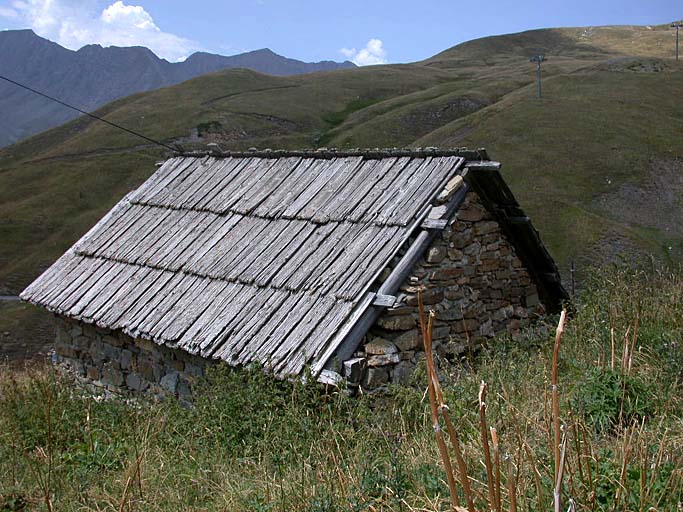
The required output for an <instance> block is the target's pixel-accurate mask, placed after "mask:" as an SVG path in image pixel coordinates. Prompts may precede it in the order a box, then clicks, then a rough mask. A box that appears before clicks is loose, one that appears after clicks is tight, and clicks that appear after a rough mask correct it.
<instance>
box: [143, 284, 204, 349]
mask: <svg viewBox="0 0 683 512" xmlns="http://www.w3.org/2000/svg"><path fill="white" fill-rule="evenodd" d="M211 283H212V280H211V279H209V278H206V277H198V278H197V279H196V280H194V281H193V282H192V284H191V285H190V286H189V287H188V288H187V289H186V290H185V292H184V293H183V295H182V296H181V297H180V298H179V299H178V301H177V302H176V303H175V304H174V305H173V307H172V308H171V309H169V310H168V311H167V312H166V314H165V315H164V316H163V317H161V318H160V319H159V320H157V322H156V324H155V325H154V329H153V330H154V336H156V337H157V338H159V339H161V340H164V342H165V343H169V342H173V341H174V340H175V337H170V338H169V337H168V336H167V333H168V332H171V331H173V328H174V326H177V324H178V323H182V322H183V321H187V322H188V323H189V319H187V318H186V315H188V314H190V313H191V311H192V309H191V307H192V305H193V304H194V303H196V302H198V301H199V300H200V298H201V297H202V295H208V294H209V291H208V290H209V289H210V285H211Z"/></svg>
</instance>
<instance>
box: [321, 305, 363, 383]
mask: <svg viewBox="0 0 683 512" xmlns="http://www.w3.org/2000/svg"><path fill="white" fill-rule="evenodd" d="M373 299H374V293H367V294H366V295H365V296H364V297H363V298H362V299H361V300H360V301H359V303H358V304H356V306H355V307H354V308H353V310H352V311H350V313H349V314H348V315H347V316H346V319H345V320H344V322H343V323H341V324H339V325H337V329H336V330H335V331H334V334H333V335H332V336H330V337H329V338H328V339H326V340H325V343H321V344H320V346H319V348H318V349H317V350H316V352H315V354H313V357H314V361H315V362H314V363H313V366H312V367H311V370H312V372H313V375H317V374H318V373H320V371H322V369H323V368H324V367H325V364H326V363H327V360H328V359H329V358H330V357H332V354H334V351H335V350H336V349H337V347H338V346H339V344H340V343H341V342H342V341H343V340H344V338H345V337H346V334H347V333H348V332H349V331H350V330H351V329H352V328H353V326H354V325H355V323H356V321H357V320H358V319H359V318H360V316H361V315H362V314H363V313H364V312H365V310H366V309H367V308H369V307H370V306H371V305H372V301H373Z"/></svg>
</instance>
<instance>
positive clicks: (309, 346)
mask: <svg viewBox="0 0 683 512" xmlns="http://www.w3.org/2000/svg"><path fill="white" fill-rule="evenodd" d="M350 311H351V305H350V304H348V303H346V302H336V303H335V304H334V306H333V307H332V309H331V310H330V311H329V312H328V313H327V314H326V315H325V316H324V317H323V319H322V320H321V321H320V322H319V323H318V325H317V327H316V328H315V330H314V331H313V332H312V333H311V334H310V335H309V336H308V338H307V339H306V340H305V341H304V343H303V344H301V346H300V347H299V348H298V350H297V351H296V352H294V353H292V354H290V355H289V356H288V357H287V358H286V359H283V360H282V361H281V362H280V364H279V365H278V366H276V367H275V372H276V375H279V376H280V377H287V376H290V375H298V374H300V373H301V372H302V371H303V369H304V366H305V365H306V364H308V363H309V362H313V361H315V357H316V354H318V353H319V352H320V351H321V350H322V349H323V347H325V344H326V343H327V342H328V340H329V339H330V337H331V336H332V335H333V334H334V333H335V332H336V331H337V329H339V326H340V325H341V324H342V322H343V321H344V319H345V318H346V317H347V316H348V315H349V313H350Z"/></svg>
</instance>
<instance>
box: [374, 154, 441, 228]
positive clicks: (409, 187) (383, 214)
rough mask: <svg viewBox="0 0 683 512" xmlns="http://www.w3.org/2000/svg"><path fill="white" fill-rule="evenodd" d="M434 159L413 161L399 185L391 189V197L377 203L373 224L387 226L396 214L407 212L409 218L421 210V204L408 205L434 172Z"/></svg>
mask: <svg viewBox="0 0 683 512" xmlns="http://www.w3.org/2000/svg"><path fill="white" fill-rule="evenodd" d="M434 160H435V159H434V158H425V159H414V160H413V161H412V162H411V163H410V164H409V165H408V167H406V169H405V170H404V172H403V175H402V177H403V178H404V179H403V180H402V181H401V182H400V184H398V183H397V184H395V185H394V187H392V189H391V195H390V196H389V197H387V198H386V199H387V200H386V201H385V202H384V203H378V208H376V209H375V210H374V211H373V213H374V215H373V222H376V223H379V224H389V223H391V222H392V220H393V219H392V218H393V217H394V215H395V214H396V212H398V211H400V210H407V211H408V212H409V214H410V215H411V216H413V215H415V212H416V211H417V210H419V209H421V208H422V206H423V205H421V204H419V205H418V204H414V203H412V204H411V203H410V198H411V197H412V196H413V194H414V193H415V191H416V190H417V189H418V188H419V187H421V186H422V185H423V184H424V183H425V181H427V180H428V179H429V176H431V175H432V173H433V172H434V170H435V167H436V166H435V165H434V164H435V162H434Z"/></svg>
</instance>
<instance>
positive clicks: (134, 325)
mask: <svg viewBox="0 0 683 512" xmlns="http://www.w3.org/2000/svg"><path fill="white" fill-rule="evenodd" d="M187 277H188V276H186V275H185V274H173V275H172V277H171V279H169V280H168V281H166V282H165V283H164V285H163V286H161V287H160V288H159V289H158V290H157V293H156V294H154V295H152V296H150V299H149V301H148V302H147V303H146V304H142V305H141V307H140V308H138V309H137V311H135V314H134V315H133V316H131V317H130V318H129V319H128V321H127V322H126V326H125V329H126V332H128V333H129V334H130V335H131V336H133V337H134V338H137V337H138V336H140V335H145V336H146V337H147V338H148V339H151V338H149V337H148V336H147V332H148V331H145V330H144V329H141V328H140V327H141V326H143V325H145V324H146V323H148V322H149V321H150V318H151V317H153V316H154V315H156V316H157V317H158V316H160V315H163V314H165V313H166V311H167V309H165V308H166V307H170V305H169V304H168V302H169V301H172V300H176V299H177V296H178V293H180V292H181V291H182V289H181V288H180V285H181V284H182V283H183V281H185V280H186V279H187Z"/></svg>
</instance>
